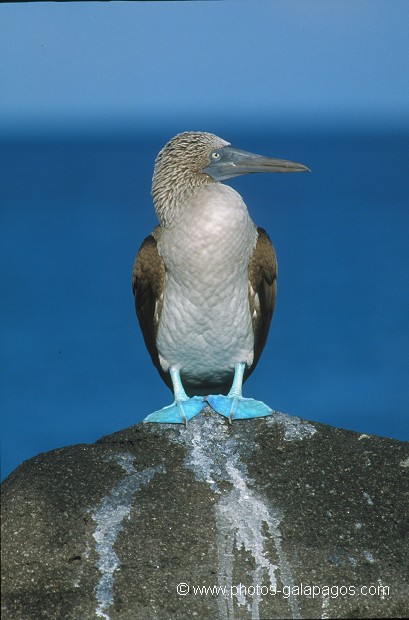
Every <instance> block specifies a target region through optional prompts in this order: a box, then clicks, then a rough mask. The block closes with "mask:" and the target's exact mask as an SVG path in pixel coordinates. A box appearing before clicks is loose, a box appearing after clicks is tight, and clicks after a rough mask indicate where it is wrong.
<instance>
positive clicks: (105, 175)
mask: <svg viewBox="0 0 409 620" xmlns="http://www.w3.org/2000/svg"><path fill="white" fill-rule="evenodd" d="M182 129H183V128H182ZM210 130H211V129H210ZM172 135H173V134H172V133H168V132H166V131H159V130H156V131H150V130H149V129H145V130H144V131H143V132H142V131H139V132H138V131H137V130H133V131H131V132H128V133H126V132H123V131H120V132H117V133H115V132H111V133H109V132H108V133H106V134H100V135H98V134H96V133H92V134H87V132H86V131H84V132H82V133H81V134H80V133H74V134H71V135H64V134H58V135H54V136H52V135H48V134H47V135H43V136H40V135H37V136H35V135H31V136H30V135H27V136H13V135H12V134H10V135H9V137H7V138H6V139H3V142H2V145H1V152H0V166H1V168H0V170H1V172H0V174H1V177H2V181H1V189H0V198H1V222H2V236H3V239H2V250H1V252H2V259H3V260H2V268H1V269H2V280H1V281H2V328H1V329H2V334H1V338H2V349H3V372H2V379H1V381H2V389H1V392H2V396H1V401H2V442H3V448H2V475H3V476H4V475H7V474H8V473H9V472H10V471H11V470H12V469H14V468H15V467H16V466H17V465H18V464H19V463H20V462H21V461H23V460H25V459H27V458H30V457H31V456H34V455H36V454H37V453H39V452H43V451H47V450H51V449H53V448H58V447H61V446H65V445H69V444H72V443H86V442H91V441H95V440H96V439H98V438H99V437H101V436H102V435H104V434H108V433H111V432H114V431H116V430H119V429H121V428H124V427H127V426H130V425H132V424H135V423H137V422H139V421H140V420H141V419H142V418H143V417H144V416H145V415H147V414H148V413H149V412H151V411H154V410H155V409H158V408H160V407H162V406H164V405H166V404H170V402H171V400H172V396H171V393H170V392H169V390H168V389H167V388H166V386H165V385H164V384H163V383H162V382H161V379H160V378H159V375H158V374H157V372H156V370H155V368H154V367H153V365H152V363H151V360H150V358H149V355H148V353H147V352H146V350H145V347H144V344H143V340H142V337H141V334H140V332H139V327H138V324H137V320H136V317H135V312H134V306H133V296H132V290H131V271H132V264H133V260H134V257H135V255H136V252H137V250H138V247H139V245H140V244H141V242H142V240H143V238H144V237H145V236H146V235H148V234H149V233H150V232H151V230H152V228H153V227H154V226H155V225H156V218H155V213H154V210H153V206H152V201H151V197H150V182H151V176H152V169H153V162H154V158H155V156H156V154H157V152H158V150H159V149H160V148H161V147H162V146H163V144H164V143H165V142H166V141H167V140H168V139H169V138H170V137H172ZM222 137H224V138H226V139H227V140H230V141H231V142H232V143H233V144H234V146H237V147H239V148H243V149H246V150H249V151H253V152H258V153H261V154H265V155H271V156H273V157H282V158H286V159H292V160H294V161H298V162H302V163H304V164H305V165H307V166H309V167H310V168H311V170H312V172H311V173H308V174H293V175H290V174H281V175H251V176H246V177H240V178H237V179H232V180H231V181H229V182H228V183H229V184H231V185H232V186H233V187H234V188H235V189H237V190H238V191H239V192H240V193H241V194H242V196H243V198H244V200H245V202H246V204H247V206H248V208H249V211H250V214H251V216H252V218H253V220H254V221H255V223H256V224H257V225H259V226H262V227H263V228H265V229H266V230H267V232H268V233H269V235H270V237H271V239H272V241H273V244H274V246H275V249H276V252H277V256H278V264H279V278H278V296H277V306H276V311H275V315H274V318H273V322H272V327H271V330H270V336H269V340H268V344H267V346H266V348H265V350H264V353H263V356H262V358H261V360H260V362H259V365H258V367H257V370H256V371H255V372H254V373H253V375H252V377H251V378H250V379H249V381H248V382H247V383H246V385H245V387H244V395H245V396H251V397H254V398H257V399H259V400H263V401H264V402H266V403H268V404H269V405H270V406H271V407H272V408H273V409H275V410H278V411H283V412H286V413H289V414H291V415H297V416H300V417H302V418H305V419H309V420H313V421H317V422H323V423H326V424H331V425H334V426H338V427H342V428H347V429H351V430H355V431H358V432H361V433H367V434H377V435H384V436H387V437H394V438H397V439H402V440H405V439H406V440H407V439H408V435H409V425H408V405H409V134H408V133H406V132H399V131H398V130H396V131H393V132H392V131H389V132H385V133H382V132H381V131H379V130H374V131H370V130H369V129H368V130H366V131H362V132H358V131H347V130H345V129H344V130H342V131H341V130H335V129H328V130H326V131H324V130H320V131H318V132H317V131H314V130H305V131H304V132H301V133H297V134H294V133H291V132H289V131H284V130H280V129H277V128H271V129H270V130H268V131H266V132H264V133H263V134H262V133H250V132H247V133H246V132H244V131H243V129H242V128H241V127H240V128H238V127H236V128H233V129H232V130H230V132H229V135H222Z"/></svg>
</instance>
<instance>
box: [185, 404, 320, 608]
mask: <svg viewBox="0 0 409 620" xmlns="http://www.w3.org/2000/svg"><path fill="white" fill-rule="evenodd" d="M268 421H269V423H271V424H276V423H277V422H280V423H282V424H283V426H284V429H285V439H286V440H287V441H294V440H296V439H298V440H301V439H304V438H308V437H311V436H312V435H313V434H314V433H315V428H314V427H313V426H312V425H310V424H306V423H304V422H302V421H301V420H299V419H298V418H292V417H289V416H286V415H283V414H281V415H280V414H278V419H277V416H272V417H271V422H270V419H268ZM179 441H180V442H181V443H184V444H185V445H186V447H187V448H188V456H187V459H186V465H187V466H188V467H189V468H190V469H192V470H193V472H194V474H195V477H196V479H197V480H200V481H203V482H206V483H207V484H208V485H209V486H210V488H211V489H212V490H213V491H214V492H215V493H217V494H218V495H220V496H221V498H220V500H219V502H218V503H217V504H216V506H215V509H214V510H215V519H216V525H217V532H218V534H217V547H218V556H219V563H218V585H219V586H220V587H222V588H226V592H231V591H232V586H234V585H236V584H235V583H233V575H234V547H236V549H237V550H238V551H239V552H240V551H241V550H243V549H244V551H245V552H249V553H250V554H251V555H252V557H253V559H254V564H255V568H254V570H253V575H252V581H253V583H252V584H247V585H252V586H254V587H255V588H256V586H257V585H258V586H259V587H260V586H261V585H262V582H263V579H265V578H267V579H268V581H269V584H270V585H269V587H270V588H271V589H276V588H277V576H276V571H277V570H278V571H279V574H280V581H281V583H282V585H283V586H287V587H288V588H289V589H290V591H291V588H292V586H293V585H294V582H293V578H292V574H291V566H290V564H289V562H288V560H287V558H286V555H285V552H284V550H283V547H282V544H281V533H280V530H279V525H280V522H281V521H282V520H283V518H284V516H283V514H282V511H281V510H280V508H279V507H278V506H272V505H271V503H270V505H269V503H268V502H267V500H266V499H265V498H263V497H262V496H261V494H260V493H258V492H256V491H254V490H253V489H252V488H251V486H250V485H252V484H253V483H254V482H253V481H252V480H251V479H250V478H249V476H248V472H247V468H246V465H245V464H244V462H243V461H242V460H241V458H240V457H241V456H242V454H240V451H242V448H241V445H240V443H239V442H238V441H237V440H236V439H235V438H234V437H231V436H230V434H229V432H228V429H227V427H226V425H225V424H224V422H223V421H222V420H221V419H220V420H219V419H218V418H217V417H216V416H212V417H210V418H203V417H202V418H201V419H196V420H195V421H194V423H192V424H191V425H190V427H189V429H188V432H186V431H185V430H182V431H180V435H179ZM253 449H257V446H256V445H254V446H249V445H248V444H247V445H246V452H251V451H252V450H253ZM226 482H228V483H230V484H231V485H232V489H231V490H230V491H227V492H226V491H224V490H223V491H222V490H221V489H220V486H219V483H226ZM223 486H224V485H223ZM270 538H271V540H272V541H273V544H274V547H275V552H276V556H277V560H276V561H278V564H275V563H273V561H272V560H271V559H270V558H269V556H268V550H267V542H268V540H269V539H270ZM236 590H237V588H235V589H234V591H236ZM235 599H236V602H237V604H238V605H239V606H243V605H244V606H246V607H247V609H248V610H249V611H250V612H251V618H252V620H258V619H259V618H260V610H259V607H260V602H261V600H262V596H261V594H260V595H255V596H252V597H249V600H247V598H246V597H245V596H244V595H243V593H241V592H240V591H238V593H237V594H235ZM218 604H219V614H220V618H227V619H229V620H233V619H234V604H233V598H231V597H229V596H219V597H218ZM288 604H289V608H290V609H289V615H290V616H291V617H292V618H300V610H299V605H298V600H297V598H296V597H295V596H291V597H290V598H289V599H288Z"/></svg>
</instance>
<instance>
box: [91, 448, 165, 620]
mask: <svg viewBox="0 0 409 620" xmlns="http://www.w3.org/2000/svg"><path fill="white" fill-rule="evenodd" d="M134 459H135V455H133V454H131V453H120V454H117V455H114V456H111V457H108V459H106V460H113V461H116V462H117V463H118V465H120V466H121V467H122V468H123V469H124V470H125V471H126V475H125V477H123V478H122V479H121V480H119V482H117V483H116V484H115V485H114V487H113V488H112V491H111V493H110V494H109V495H106V496H105V497H104V499H103V500H102V502H101V504H100V505H99V506H98V507H97V508H95V509H94V512H93V514H92V518H93V520H94V521H95V523H96V524H97V527H96V529H95V532H94V534H93V536H94V539H95V541H96V546H95V548H96V551H97V553H98V556H99V559H98V561H97V564H96V565H97V568H98V570H99V572H100V575H101V576H100V579H99V581H98V583H97V586H96V598H97V601H98V607H97V609H96V612H95V613H96V616H97V617H99V618H103V619H104V620H110V617H109V613H108V611H109V607H110V606H111V605H112V603H113V602H114V595H113V589H114V581H115V571H117V570H118V568H119V566H120V565H121V562H120V560H119V558H118V556H117V554H116V553H115V550H114V544H115V542H116V540H117V538H118V534H119V533H120V532H121V531H122V530H123V520H124V519H125V517H129V514H130V512H131V508H132V499H133V496H134V494H135V493H136V491H139V489H140V487H141V486H143V485H145V484H148V483H149V482H150V480H151V479H152V478H153V476H154V475H155V474H156V473H158V472H162V471H163V467H162V466H158V467H154V468H148V469H145V470H144V471H142V472H138V471H136V470H135V468H134V466H133V464H132V463H133V461H134Z"/></svg>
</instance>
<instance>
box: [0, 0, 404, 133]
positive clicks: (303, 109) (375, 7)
mask: <svg viewBox="0 0 409 620" xmlns="http://www.w3.org/2000/svg"><path fill="white" fill-rule="evenodd" d="M0 16H1V19H0V58H1V63H0V72H1V73H0V78H1V83H2V101H1V108H0V122H1V123H2V124H3V125H5V126H6V127H7V128H9V129H10V128H11V127H13V125H14V126H15V125H18V126H19V127H20V129H21V128H22V126H25V125H26V124H27V123H34V124H37V125H39V124H41V123H44V122H46V123H49V122H50V121H52V120H53V119H55V120H57V121H58V122H64V121H65V122H68V123H72V122H76V121H79V120H82V121H84V122H85V123H88V124H90V123H97V124H98V123H100V122H106V123H109V122H111V121H112V122H114V123H118V122H128V121H129V120H130V119H133V120H134V121H136V122H140V121H141V119H143V118H151V119H156V122H158V119H159V118H160V121H161V122H162V123H164V124H165V125H166V120H167V119H169V118H175V116H179V117H182V116H183V117H185V118H186V117H193V118H202V117H206V116H211V115H214V114H217V115H219V116H220V115H223V114H224V115H225V116H226V117H229V116H231V115H235V116H237V117H243V121H244V120H245V122H246V123H255V124H262V123H263V122H265V120H267V119H271V117H275V118H281V117H284V118H286V117H287V118H289V119H293V120H294V122H298V123H299V124H300V125H303V124H305V123H310V122H315V123H322V122H324V121H325V119H330V120H331V119H333V118H334V117H335V118H338V119H340V120H341V121H342V120H345V119H346V118H349V119H351V118H352V119H354V118H358V119H359V120H360V122H367V123H371V122H379V123H387V124H395V123H401V122H406V123H407V122H408V116H409V112H408V110H409V80H408V59H409V26H408V24H409V3H408V2H407V1H406V0H387V1H386V0H380V1H379V0H368V1H366V0H365V1H360V0H353V1H352V0H351V1H344V2H328V1H327V0H322V1H321V0H310V1H308V0H307V1H306V0H300V1H291V0H290V1H288V0H285V1H280V0H278V1H277V0H275V1H271V2H257V1H256V0H252V1H251V2H239V1H236V2H229V1H226V2H123V3H120V2H107V3H98V2H88V3H87V2H77V3H52V2H48V3H42V2H40V3H31V4H25V3H22V4H3V5H2V6H1V7H0ZM243 115H244V116H243Z"/></svg>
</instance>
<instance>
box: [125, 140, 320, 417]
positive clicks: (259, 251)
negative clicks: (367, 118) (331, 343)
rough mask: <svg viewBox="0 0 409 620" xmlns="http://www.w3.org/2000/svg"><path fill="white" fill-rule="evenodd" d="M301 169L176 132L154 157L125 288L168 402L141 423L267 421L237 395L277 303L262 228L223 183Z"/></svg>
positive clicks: (256, 404) (263, 410)
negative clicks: (147, 223) (215, 418)
mask: <svg viewBox="0 0 409 620" xmlns="http://www.w3.org/2000/svg"><path fill="white" fill-rule="evenodd" d="M307 170H309V169H308V168H307V167H306V166H304V165H302V164H298V163H295V162H292V161H287V160H283V159H273V158H270V157H263V156H261V155H255V154H253V153H247V152H246V151H243V150H241V149H237V148H234V147H232V146H231V145H230V143H229V142H226V141H225V140H222V139H221V138H218V137H217V136H215V135H213V134H211V133H205V132H195V131H188V132H185V133H181V134H179V135H177V136H175V137H174V138H172V140H170V142H168V143H167V144H166V146H165V147H164V148H163V149H162V150H161V151H160V153H159V154H158V156H157V158H156V162H155V168H154V174H153V180H152V196H153V201H154V206H155V211H156V215H157V217H158V220H159V226H156V228H155V229H154V230H153V232H152V234H151V235H150V236H149V237H147V238H146V239H145V240H144V241H143V243H142V246H141V248H140V250H139V252H138V255H137V257H136V260H135V264H134V269H133V274H132V285H133V291H134V296H135V307H136V313H137V316H138V319H139V324H140V327H141V330H142V334H143V337H144V340H145V344H146V347H147V349H148V351H149V353H150V355H151V357H152V361H153V363H154V365H155V366H156V368H157V369H158V371H159V374H160V376H161V377H162V379H163V380H164V382H165V383H166V384H167V385H168V387H169V388H171V389H173V393H174V403H173V404H172V405H169V406H167V407H164V408H163V409H161V410H159V411H155V412H154V413H151V414H150V415H148V416H147V417H146V418H145V420H144V421H145V422H164V423H169V422H170V423H184V424H187V421H188V420H190V419H191V418H193V417H194V416H196V415H197V414H198V413H200V411H202V409H204V407H205V406H206V404H207V403H208V404H210V406H211V407H212V408H213V410H214V411H216V412H217V413H219V414H220V415H222V416H225V417H226V418H228V420H229V421H230V422H231V421H232V420H233V419H239V418H241V419H242V418H254V417H262V416H266V415H269V414H271V413H272V410H271V408H270V407H268V406H267V405H265V404H264V403H263V402H261V401H257V400H254V399H252V398H244V397H243V396H242V385H243V383H244V381H245V380H246V379H247V378H248V377H249V376H250V374H251V373H252V372H253V370H254V368H255V367H256V365H257V362H258V360H259V358H260V355H261V352H262V350H263V348H264V345H265V343H266V340H267V335H268V331H269V327H270V322H271V318H272V316H273V311H274V305H275V298H276V280H277V260H276V255H275V251H274V248H273V245H272V243H271V241H270V239H269V237H268V235H267V233H266V231H265V230H264V229H263V228H257V227H256V225H255V224H254V223H253V221H252V220H251V218H250V215H249V213H248V211H247V207H246V205H245V203H244V201H243V199H242V198H241V196H240V194H238V193H237V192H236V191H235V190H234V189H232V188H231V187H229V186H227V185H224V184H222V183H221V181H225V180H226V179H230V178H232V177H235V176H239V175H243V174H250V173H253V172H303V171H307Z"/></svg>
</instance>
